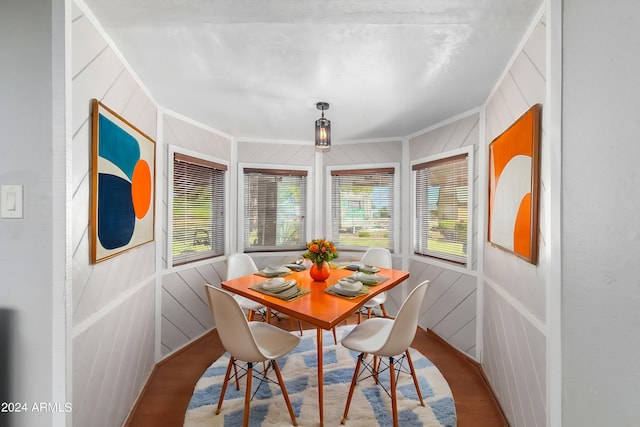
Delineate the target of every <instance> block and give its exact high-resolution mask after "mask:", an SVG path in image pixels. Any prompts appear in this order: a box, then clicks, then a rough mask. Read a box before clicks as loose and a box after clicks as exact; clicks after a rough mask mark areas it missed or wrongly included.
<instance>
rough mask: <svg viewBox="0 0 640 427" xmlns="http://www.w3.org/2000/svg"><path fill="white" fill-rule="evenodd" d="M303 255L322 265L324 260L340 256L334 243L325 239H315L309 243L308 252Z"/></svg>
mask: <svg viewBox="0 0 640 427" xmlns="http://www.w3.org/2000/svg"><path fill="white" fill-rule="evenodd" d="M302 257H303V258H306V259H308V260H311V261H313V262H314V263H315V264H318V265H321V264H322V263H323V262H324V261H327V262H329V261H331V260H334V259H336V258H338V251H337V250H336V247H335V246H334V245H333V243H331V242H329V241H327V240H324V239H314V240H312V241H310V242H309V243H307V252H305V253H304V254H302Z"/></svg>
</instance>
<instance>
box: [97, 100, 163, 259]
mask: <svg viewBox="0 0 640 427" xmlns="http://www.w3.org/2000/svg"><path fill="white" fill-rule="evenodd" d="M91 134H92V135H91V139H92V153H91V157H92V160H91V221H90V222H91V249H90V252H91V253H90V258H91V263H97V262H100V261H103V260H105V259H109V258H112V257H114V256H116V255H118V254H120V253H122V252H124V251H127V250H129V249H132V248H134V247H136V246H140V245H143V244H145V243H148V242H151V241H153V239H154V216H155V207H154V193H155V179H154V177H155V142H154V141H153V140H152V139H151V138H150V137H149V136H147V135H145V134H144V133H143V132H141V131H140V130H139V129H137V128H136V127H135V126H133V125H132V124H131V123H129V122H128V121H127V120H125V119H124V118H123V117H121V116H120V115H119V114H117V113H116V112H114V111H113V110H111V109H110V108H108V107H107V106H105V105H104V104H102V103H101V102H100V101H98V100H93V112H92V132H91Z"/></svg>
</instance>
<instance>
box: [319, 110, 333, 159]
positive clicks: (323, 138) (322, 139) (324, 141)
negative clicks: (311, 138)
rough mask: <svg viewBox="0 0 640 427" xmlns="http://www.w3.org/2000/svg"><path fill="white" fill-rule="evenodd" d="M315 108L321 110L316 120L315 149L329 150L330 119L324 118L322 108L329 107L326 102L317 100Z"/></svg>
mask: <svg viewBox="0 0 640 427" xmlns="http://www.w3.org/2000/svg"><path fill="white" fill-rule="evenodd" d="M316 108H317V109H318V110H320V111H322V117H320V118H319V119H318V120H316V151H320V152H324V151H329V150H331V121H329V120H328V119H325V118H324V110H328V109H329V103H328V102H318V103H317V104H316Z"/></svg>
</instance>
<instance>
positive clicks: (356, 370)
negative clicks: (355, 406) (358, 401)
mask: <svg viewBox="0 0 640 427" xmlns="http://www.w3.org/2000/svg"><path fill="white" fill-rule="evenodd" d="M363 357H364V353H360V355H359V356H358V361H357V362H356V369H355V371H353V379H352V380H351V387H349V396H347V405H346V406H345V407H344V414H343V415H342V421H340V424H344V423H345V421H347V415H348V414H349V406H350V405H351V398H352V397H353V390H354V389H355V388H356V381H357V380H358V374H359V373H360V365H361V364H362V358H363Z"/></svg>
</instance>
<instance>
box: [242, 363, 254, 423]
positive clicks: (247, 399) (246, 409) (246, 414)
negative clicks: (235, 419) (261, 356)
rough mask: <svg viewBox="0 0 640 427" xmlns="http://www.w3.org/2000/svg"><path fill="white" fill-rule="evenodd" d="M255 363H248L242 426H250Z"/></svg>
mask: <svg viewBox="0 0 640 427" xmlns="http://www.w3.org/2000/svg"><path fill="white" fill-rule="evenodd" d="M252 368H253V364H252V363H248V364H247V389H246V390H245V392H244V418H243V419H242V426H243V427H248V426H249V403H250V402H251V376H252V375H253V372H252Z"/></svg>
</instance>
